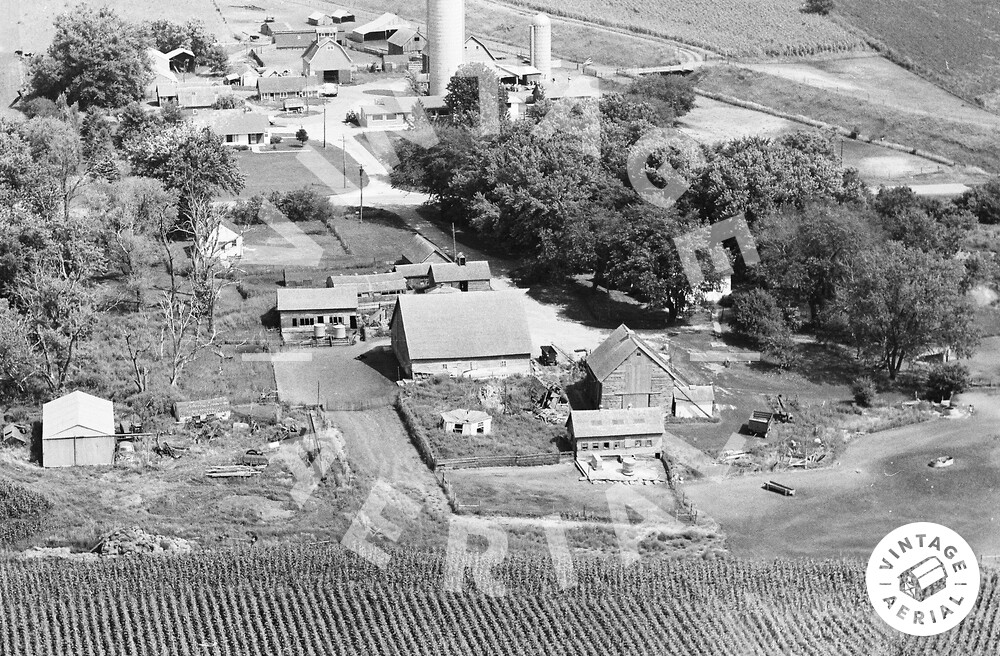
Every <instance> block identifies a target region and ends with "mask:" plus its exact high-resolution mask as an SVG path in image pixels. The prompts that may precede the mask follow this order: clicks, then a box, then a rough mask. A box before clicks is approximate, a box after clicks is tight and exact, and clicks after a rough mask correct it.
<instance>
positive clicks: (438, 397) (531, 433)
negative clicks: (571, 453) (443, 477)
mask: <svg viewBox="0 0 1000 656" xmlns="http://www.w3.org/2000/svg"><path fill="white" fill-rule="evenodd" d="M487 384H489V385H491V386H492V387H493V388H494V389H495V390H497V392H498V395H499V398H500V399H503V400H504V401H503V402H504V403H505V404H506V410H507V412H500V411H498V410H496V409H493V408H488V407H485V406H484V405H483V404H482V403H481V402H480V398H479V391H480V389H481V388H482V387H483V386H484V385H487ZM536 386H537V381H535V380H534V379H533V378H530V377H521V376H515V377H511V378H507V379H506V381H504V380H498V381H490V382H486V381H472V380H465V379H458V380H455V379H451V378H446V377H443V376H438V377H435V378H432V379H430V380H429V381H426V382H423V383H418V384H415V385H413V386H411V387H409V388H407V391H406V395H407V397H406V398H407V399H408V401H409V405H410V408H411V410H412V411H413V413H414V415H415V416H416V420H417V422H418V423H419V425H420V427H421V428H423V431H424V434H425V435H426V436H427V438H428V439H429V441H430V443H431V446H432V447H433V448H434V452H435V453H436V455H437V457H438V458H439V459H443V458H468V457H472V456H481V455H491V456H513V455H527V454H532V453H555V452H558V451H567V450H569V449H570V445H569V443H568V440H567V437H566V428H565V426H562V425H555V424H550V423H547V422H545V421H542V420H541V419H538V418H537V417H535V416H534V415H532V414H531V412H530V411H531V410H532V409H533V408H534V407H535V400H534V395H535V392H536V390H537V387H536ZM456 408H466V409H469V410H482V411H485V412H489V413H490V415H492V416H493V432H492V433H491V434H490V435H455V434H452V433H445V432H444V430H443V429H442V427H441V413H442V412H445V411H448V410H454V409H456Z"/></svg>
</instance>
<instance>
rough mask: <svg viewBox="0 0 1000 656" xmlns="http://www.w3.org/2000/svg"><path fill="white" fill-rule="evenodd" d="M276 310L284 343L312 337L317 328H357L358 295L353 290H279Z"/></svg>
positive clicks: (340, 288) (351, 288) (342, 288)
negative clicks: (318, 326) (342, 326)
mask: <svg viewBox="0 0 1000 656" xmlns="http://www.w3.org/2000/svg"><path fill="white" fill-rule="evenodd" d="M275 307H276V309H277V311H278V317H279V320H280V322H281V337H282V338H283V339H284V340H285V341H288V340H289V338H294V337H299V338H301V337H303V336H305V337H308V336H311V335H313V334H314V326H315V325H316V324H342V325H344V326H347V327H349V328H357V327H358V293H357V291H356V290H355V289H354V288H353V287H329V288H325V287H322V288H319V289H310V288H297V289H296V288H293V289H279V290H277V300H276V304H275Z"/></svg>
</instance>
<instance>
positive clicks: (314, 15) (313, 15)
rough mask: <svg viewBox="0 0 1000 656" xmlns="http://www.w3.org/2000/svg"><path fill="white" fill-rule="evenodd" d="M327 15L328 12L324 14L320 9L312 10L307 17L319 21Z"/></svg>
mask: <svg viewBox="0 0 1000 656" xmlns="http://www.w3.org/2000/svg"><path fill="white" fill-rule="evenodd" d="M329 15H330V14H324V13H323V12H322V11H314V12H313V13H311V14H309V16H308V18H309V20H314V21H321V20H323V19H324V18H326V17H327V16H329Z"/></svg>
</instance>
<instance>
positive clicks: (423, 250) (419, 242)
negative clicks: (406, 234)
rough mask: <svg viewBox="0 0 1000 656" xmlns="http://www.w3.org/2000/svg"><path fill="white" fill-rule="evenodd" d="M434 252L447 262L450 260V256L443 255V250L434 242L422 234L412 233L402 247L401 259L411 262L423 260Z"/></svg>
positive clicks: (416, 262)
mask: <svg viewBox="0 0 1000 656" xmlns="http://www.w3.org/2000/svg"><path fill="white" fill-rule="evenodd" d="M435 253H437V254H438V255H440V256H441V257H443V258H444V259H446V260H448V261H449V262H450V261H451V258H450V257H448V256H447V255H445V254H444V251H442V250H441V249H439V248H438V247H437V246H435V245H434V242H432V241H431V240H430V239H428V238H427V237H424V236H423V235H419V234H417V235H413V237H412V238H411V239H410V241H409V242H407V244H406V246H404V247H403V259H404V260H406V261H407V262H409V263H411V264H420V263H421V262H425V261H427V258H429V257H430V256H431V255H434V254H435Z"/></svg>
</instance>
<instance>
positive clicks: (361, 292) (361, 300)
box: [326, 273, 406, 311]
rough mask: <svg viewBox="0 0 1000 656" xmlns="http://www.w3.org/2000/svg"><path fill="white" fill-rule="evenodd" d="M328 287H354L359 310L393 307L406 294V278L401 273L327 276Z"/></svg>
mask: <svg viewBox="0 0 1000 656" xmlns="http://www.w3.org/2000/svg"><path fill="white" fill-rule="evenodd" d="M326 286H327V287H348V286H350V287H354V288H355V289H356V290H357V294H358V310H360V311H366V310H373V309H375V308H378V307H381V306H387V307H392V306H393V305H395V304H396V299H397V298H398V297H399V295H400V294H405V293H406V278H405V277H403V274H401V273H370V274H361V275H355V276H327V279H326Z"/></svg>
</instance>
